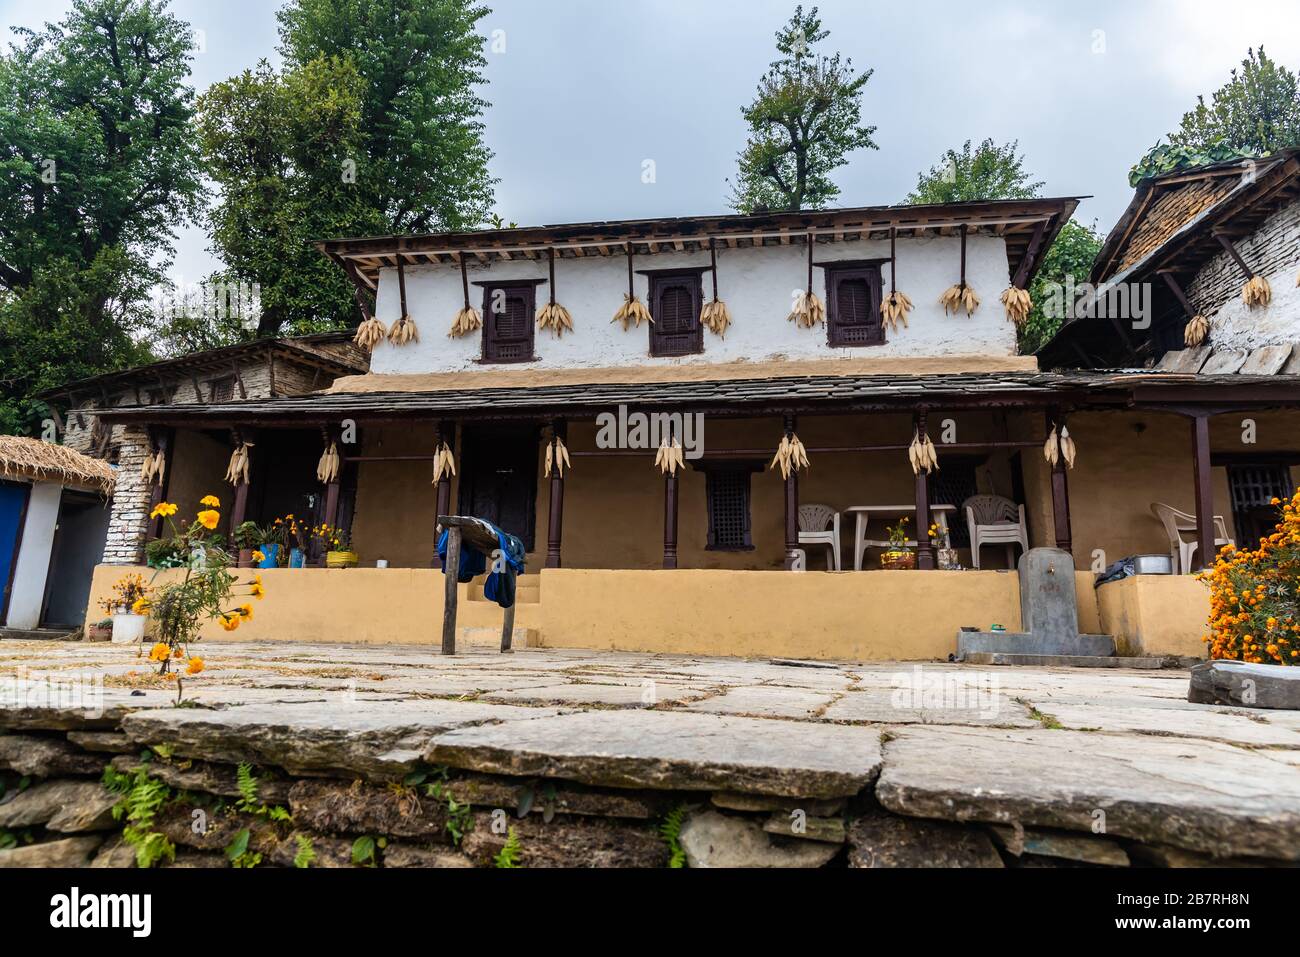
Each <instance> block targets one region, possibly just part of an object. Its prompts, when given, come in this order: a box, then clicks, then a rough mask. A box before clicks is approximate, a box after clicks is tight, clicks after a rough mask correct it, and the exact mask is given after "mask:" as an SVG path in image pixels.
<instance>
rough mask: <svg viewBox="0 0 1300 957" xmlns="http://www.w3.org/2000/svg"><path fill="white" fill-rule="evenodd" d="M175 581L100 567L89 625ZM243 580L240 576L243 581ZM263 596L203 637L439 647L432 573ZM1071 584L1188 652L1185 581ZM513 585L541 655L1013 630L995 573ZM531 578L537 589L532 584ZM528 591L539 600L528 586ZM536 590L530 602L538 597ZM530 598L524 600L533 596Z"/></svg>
mask: <svg viewBox="0 0 1300 957" xmlns="http://www.w3.org/2000/svg"><path fill="white" fill-rule="evenodd" d="M129 572H140V573H141V574H143V575H144V576H145V579H146V581H152V582H155V583H161V582H163V581H167V580H173V579H175V578H176V577H178V576H179V575H180V574H181V573H180V572H178V571H166V572H154V571H152V570H151V569H147V568H131V567H123V566H112V565H101V566H99V567H98V568H96V569H95V577H94V581H93V584H92V586H91V596H90V597H91V610H90V614H89V616H88V620H90V621H95V620H98V619H99V618H101V617H103V612H102V610H101V609H100V608H99V606H98V604H97V602H98V600H99V599H100V598H102V597H104V596H106V595H107V594H108V593H109V590H110V589H111V587H112V584H113V582H115V581H116V580H117V579H118V578H120V577H121V576H122V575H123V574H126V573H129ZM239 575H240V577H241V579H243V580H245V581H246V580H248V578H249V577H251V575H252V572H240V573H239ZM261 575H262V581H263V583H264V584H265V586H266V592H267V595H266V598H265V599H263V600H262V601H253V602H252V604H253V608H254V617H253V620H252V621H251V622H248V623H246V624H244V625H242V626H241V627H240V628H239V629H238V630H237V631H234V632H225V631H223V630H222V629H221V628H220V627H219V626H218V625H217V624H215V623H209V624H208V625H206V626H205V628H204V630H203V637H205V638H220V639H222V640H251V641H314V642H321V641H324V642H331V641H332V642H358V643H376V644H378V643H394V644H417V645H427V646H429V647H430V648H434V647H437V646H438V644H439V642H440V641H441V635H442V604H443V603H442V594H443V592H442V587H443V580H442V574H441V573H440V572H438V571H435V570H434V569H430V568H418V569H413V568H384V569H380V568H347V569H323V568H308V569H286V568H280V569H270V570H263V571H262V572H261ZM1091 581H1092V576H1091V575H1089V574H1087V573H1083V572H1080V573H1078V574H1077V578H1076V582H1077V590H1078V596H1079V627H1080V629H1081V630H1082V631H1084V632H1089V633H1095V632H1102V633H1107V634H1114V635H1115V636H1116V639H1117V641H1118V643H1119V645H1120V651H1121V653H1124V654H1143V653H1144V654H1180V655H1199V654H1201V653H1202V651H1203V646H1202V645H1201V643H1200V636H1201V634H1202V626H1203V624H1204V621H1205V616H1206V613H1207V611H1208V607H1209V600H1208V597H1207V594H1206V590H1205V586H1203V585H1201V584H1200V583H1198V582H1196V581H1195V580H1193V579H1191V578H1189V577H1179V578H1174V577H1169V576H1142V577H1138V578H1130V579H1125V580H1123V581H1119V582H1114V583H1111V584H1108V585H1104V586H1102V588H1100V589H1096V590H1094V589H1093V588H1092V584H1091ZM523 582H524V583H523V584H521V592H520V594H521V598H524V596H525V595H526V596H527V597H526V598H524V600H521V601H520V603H519V604H518V605H517V606H516V612H515V625H516V627H517V628H530V629H534V630H535V631H536V632H537V635H538V637H539V638H540V642H541V644H542V645H543V646H550V647H556V648H590V649H610V650H619V651H650V652H675V653H682V654H700V655H734V656H739V657H748V656H779V657H788V658H822V659H842V660H859V661H872V660H875V661H883V660H904V661H906V660H929V659H941V660H942V659H945V658H947V657H948V655H949V654H951V653H953V652H954V651H955V650H956V635H957V631H958V630H959V629H960V628H961V627H962V626H966V625H969V626H975V627H979V628H988V627H989V626H990V625H992V624H995V623H996V624H1001V625H1003V626H1005V627H1006V628H1007V629H1008V630H1012V631H1014V630H1016V629H1018V628H1020V625H1021V622H1020V592H1019V583H1018V581H1017V578H1016V576H1015V575H1014V574H1012V573H1010V572H1001V571H978V572H977V571H962V572H943V571H929V572H916V571H896V572H894V571H871V572H845V573H842V574H834V575H832V574H826V573H823V572H807V573H804V574H794V573H791V572H785V571H772V572H768V571H741V570H728V569H680V570H676V571H663V570H651V571H642V570H607V569H570V568H564V569H560V568H548V569H544V570H543V571H542V572H541V574H540V576H529V577H528V578H527V579H524V580H523ZM538 582H540V586H539V585H538V584H537V583H538ZM539 588H540V590H539ZM471 594H481V589H479V588H478V587H477V586H476V585H473V584H471V585H461V586H460V604H459V614H458V619H457V623H458V624H459V625H460V626H461V627H466V628H487V629H496V628H500V626H501V615H502V611H501V609H500V608H499V607H498V606H497V605H496V604H494V603H492V602H485V601H472V600H470V596H471ZM539 596H540V598H541V601H540V602H539V601H538V600H537V598H538V597H539ZM529 599H531V600H529Z"/></svg>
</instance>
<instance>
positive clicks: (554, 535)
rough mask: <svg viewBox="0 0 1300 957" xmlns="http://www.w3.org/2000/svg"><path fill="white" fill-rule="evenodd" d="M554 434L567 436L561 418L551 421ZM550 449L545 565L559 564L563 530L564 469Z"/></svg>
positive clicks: (564, 424)
mask: <svg viewBox="0 0 1300 957" xmlns="http://www.w3.org/2000/svg"><path fill="white" fill-rule="evenodd" d="M551 429H552V431H553V432H554V435H555V437H556V438H557V439H559V440H560V441H561V442H563V441H565V440H566V439H567V438H568V437H569V429H568V424H567V423H566V422H565V421H564V420H563V419H556V420H554V421H553V422H552V423H551ZM555 453H556V450H555V449H552V458H553V461H552V463H551V505H550V509H549V511H548V512H547V520H546V567H547V568H559V567H561V566H560V537H561V534H562V532H563V530H564V471H563V469H562V467H561V465H560V461H559V455H558V454H555Z"/></svg>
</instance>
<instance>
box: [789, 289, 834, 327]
mask: <svg viewBox="0 0 1300 957" xmlns="http://www.w3.org/2000/svg"><path fill="white" fill-rule="evenodd" d="M786 319H787V320H788V321H790V322H793V323H794V324H795V325H796V326H798V327H799V328H800V329H811V328H812V327H813V326H815V325H818V324H820V323H823V322H825V321H826V307H825V306H824V305H822V301H821V300H820V299H818V298H817V294H816V293H815V292H813V291H812V290H808V291H807V292H801V293H799V295H798V296H796V297H795V300H794V308H793V309H791V310H790V315H788V316H786Z"/></svg>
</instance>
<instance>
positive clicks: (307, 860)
mask: <svg viewBox="0 0 1300 957" xmlns="http://www.w3.org/2000/svg"><path fill="white" fill-rule="evenodd" d="M294 840H295V841H297V842H298V853H297V854H295V855H294V856H293V866H294V867H302V868H306V867H311V866H312V864H313V863H315V861H316V849H315V848H314V847H312V843H311V838H310V837H308V836H307V835H306V834H298V835H295V837H294Z"/></svg>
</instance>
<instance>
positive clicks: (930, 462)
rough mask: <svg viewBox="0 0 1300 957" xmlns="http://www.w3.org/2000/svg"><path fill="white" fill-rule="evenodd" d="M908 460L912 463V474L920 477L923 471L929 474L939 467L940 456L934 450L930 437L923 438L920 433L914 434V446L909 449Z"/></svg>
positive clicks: (914, 432)
mask: <svg viewBox="0 0 1300 957" xmlns="http://www.w3.org/2000/svg"><path fill="white" fill-rule="evenodd" d="M907 458H908V461H910V462H911V463H912V474H913V475H919V474H920V472H921V469H925V471H926V474H929V473H930V472H932V471H933V470H934V469H937V468H938V467H939V454H938V453H937V452H936V451H935V449H934V443H933V442H931V441H930V436H928V435H927V436H926V437H925V438H924V439H922V438H921V433H920V432H919V431H913V432H912V444H911V445H909V446H908V447H907Z"/></svg>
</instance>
